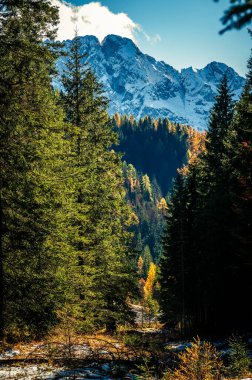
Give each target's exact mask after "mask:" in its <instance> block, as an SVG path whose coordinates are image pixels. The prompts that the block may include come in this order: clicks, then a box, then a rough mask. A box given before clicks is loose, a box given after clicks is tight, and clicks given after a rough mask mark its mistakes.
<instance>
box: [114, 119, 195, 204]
mask: <svg viewBox="0 0 252 380" xmlns="http://www.w3.org/2000/svg"><path fill="white" fill-rule="evenodd" d="M113 121H114V125H115V126H116V127H117V128H118V132H119V138H120V145H119V146H118V147H116V150H117V151H120V152H122V153H123V154H124V156H123V159H124V160H125V161H126V162H127V163H128V164H133V165H134V166H135V168H136V170H138V171H140V172H141V173H146V174H148V176H149V177H150V179H151V181H155V180H156V181H157V183H158V185H159V186H160V188H161V191H162V195H163V196H166V195H167V193H168V191H169V190H170V189H171V185H172V180H173V178H174V177H175V176H176V174H177V169H178V168H181V167H182V166H183V165H184V164H186V163H187V155H188V149H189V139H190V138H191V135H192V134H198V132H195V131H194V130H193V129H192V128H190V127H186V126H182V125H179V124H177V123H172V122H170V121H169V120H168V119H158V120H154V119H151V118H150V117H148V116H146V117H145V118H143V119H140V120H139V121H136V120H135V119H134V118H133V117H132V116H130V117H127V116H122V117H120V116H119V115H118V114H117V115H116V116H115V117H114V118H113Z"/></svg>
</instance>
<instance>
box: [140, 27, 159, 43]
mask: <svg viewBox="0 0 252 380" xmlns="http://www.w3.org/2000/svg"><path fill="white" fill-rule="evenodd" d="M141 32H142V33H143V35H144V37H145V38H146V40H147V41H148V42H149V43H150V44H151V45H154V44H156V43H158V42H161V41H162V38H161V36H160V35H159V34H155V36H149V34H147V33H145V31H144V30H142V29H141Z"/></svg>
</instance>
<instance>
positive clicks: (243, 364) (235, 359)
mask: <svg viewBox="0 0 252 380" xmlns="http://www.w3.org/2000/svg"><path fill="white" fill-rule="evenodd" d="M228 345H229V353H228V360H229V367H228V371H229V374H230V375H231V376H235V377H240V376H246V375H247V374H248V372H249V367H250V364H251V360H250V357H249V353H248V349H247V346H246V344H245V343H244V341H243V340H242V338H241V337H240V336H236V335H233V336H232V337H231V338H230V339H229V340H228Z"/></svg>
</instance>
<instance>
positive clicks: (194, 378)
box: [163, 337, 223, 380]
mask: <svg viewBox="0 0 252 380" xmlns="http://www.w3.org/2000/svg"><path fill="white" fill-rule="evenodd" d="M178 356H179V366H178V368H177V369H175V370H174V371H168V372H166V374H165V375H164V378H163V380H175V379H176V380H188V379H190V380H218V379H220V376H221V371H222V365H223V364H222V360H221V357H220V354H219V353H218V352H217V350H216V348H215V347H214V346H212V345H211V344H210V343H209V342H201V341H200V339H199V337H197V338H196V339H194V341H193V342H192V345H191V347H187V348H186V350H185V351H184V352H182V353H181V354H179V355H178Z"/></svg>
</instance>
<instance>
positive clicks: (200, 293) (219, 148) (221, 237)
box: [160, 60, 252, 334]
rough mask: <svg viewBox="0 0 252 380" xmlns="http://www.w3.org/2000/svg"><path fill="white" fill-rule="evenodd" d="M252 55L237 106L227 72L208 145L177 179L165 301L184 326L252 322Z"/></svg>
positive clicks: (225, 327)
mask: <svg viewBox="0 0 252 380" xmlns="http://www.w3.org/2000/svg"><path fill="white" fill-rule="evenodd" d="M249 62H250V63H249V70H250V71H249V74H248V77H247V84H246V85H245V88H244V91H243V94H242V96H241V99H240V100H239V102H238V103H237V104H236V106H235V108H234V109H233V107H234V104H233V101H232V96H231V93H230V90H229V86H228V83H227V78H226V77H224V78H223V80H222V81H221V83H220V86H219V93H218V95H217V97H216V102H215V105H214V107H213V110H212V113H211V116H210V121H209V130H208V132H207V135H206V149H205V150H203V151H202V152H201V154H200V155H199V156H198V158H196V159H195V160H194V161H193V162H191V163H190V164H189V166H188V170H187V171H185V172H183V175H181V176H180V177H179V178H178V179H177V180H176V182H175V184H174V190H173V194H172V196H171V201H170V204H169V205H168V206H169V207H168V210H169V213H168V217H167V230H166V234H165V237H164V243H163V257H162V259H161V270H160V284H161V291H160V304H161V308H162V311H163V321H164V322H165V323H167V324H168V325H169V326H177V327H180V328H181V332H182V333H184V332H194V333H195V332H197V333H198V332H204V333H208V334H209V333H210V334H213V333H214V334H216V333H218V332H219V333H223V332H226V333H230V332H232V331H234V330H236V329H240V328H241V326H242V329H243V330H244V331H247V330H249V329H250V321H249V319H250V318H249V316H248V314H247V313H241V312H240V311H241V310H244V309H246V301H245V300H246V299H248V297H249V294H250V293H251V281H250V280H249V278H250V275H249V271H250V269H251V254H250V252H251V250H252V248H251V241H252V240H251V223H250V220H251V188H252V186H251V185H252V184H251V168H252V166H251V165H252V156H251V152H252V150H251V127H252V125H251V120H252V118H251V104H252V99H251V93H252V92H251V85H252V82H251V60H250V61H249ZM249 268H250V269H249ZM241 294H243V297H241ZM244 295H246V296H245V298H244Z"/></svg>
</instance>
